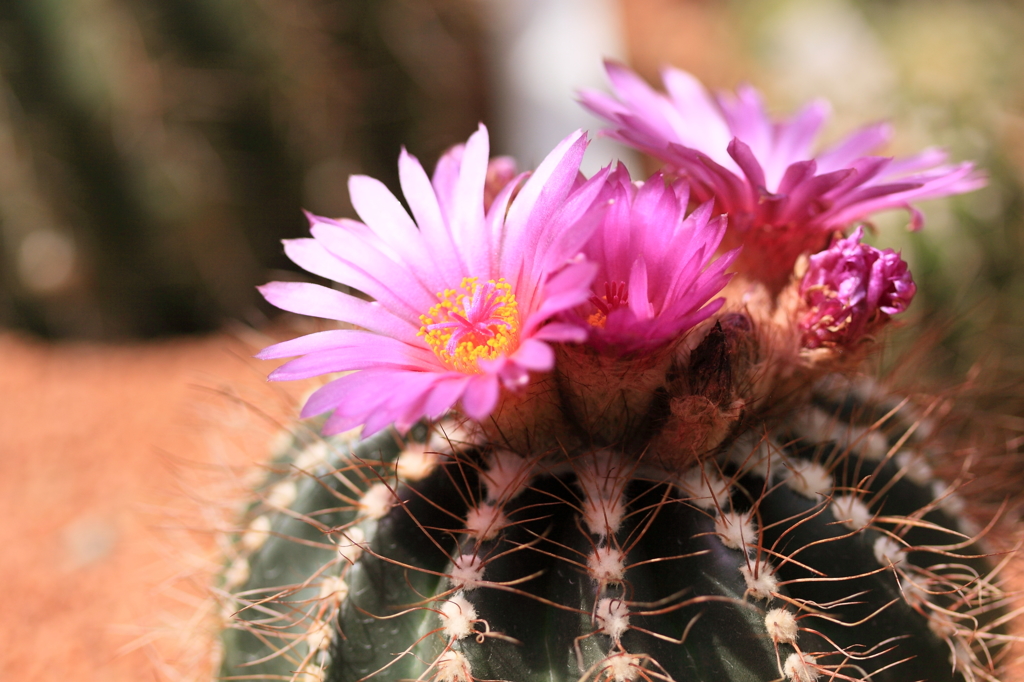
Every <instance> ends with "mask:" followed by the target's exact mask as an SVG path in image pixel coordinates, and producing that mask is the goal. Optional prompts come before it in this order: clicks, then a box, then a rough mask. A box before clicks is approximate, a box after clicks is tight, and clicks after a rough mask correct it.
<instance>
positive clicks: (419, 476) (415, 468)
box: [395, 442, 443, 481]
mask: <svg viewBox="0 0 1024 682" xmlns="http://www.w3.org/2000/svg"><path fill="white" fill-rule="evenodd" d="M442 456H443V455H441V454H439V453H437V452H435V451H433V450H431V449H429V448H428V447H427V446H426V444H424V443H416V442H409V443H406V445H405V448H404V449H403V450H402V451H401V452H400V453H398V459H397V460H396V461H395V472H396V473H397V474H398V477H399V478H401V479H402V480H403V481H422V480H423V479H424V478H426V477H427V476H429V475H430V474H431V472H433V471H434V469H435V468H437V465H438V464H440V463H441V458H442Z"/></svg>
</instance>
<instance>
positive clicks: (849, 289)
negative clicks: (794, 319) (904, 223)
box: [800, 227, 917, 348]
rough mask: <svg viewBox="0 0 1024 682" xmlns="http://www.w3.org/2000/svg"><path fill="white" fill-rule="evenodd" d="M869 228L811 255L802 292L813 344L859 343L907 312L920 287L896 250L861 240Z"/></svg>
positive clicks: (808, 341)
mask: <svg viewBox="0 0 1024 682" xmlns="http://www.w3.org/2000/svg"><path fill="white" fill-rule="evenodd" d="M863 236H864V229H863V228H861V227H858V228H857V229H856V231H855V232H854V233H853V234H852V235H850V236H849V237H847V238H845V239H838V240H836V241H835V242H834V243H833V244H832V246H830V247H829V248H827V249H826V250H824V251H822V252H821V253H818V254H816V255H814V256H811V258H810V264H809V266H808V268H807V273H806V274H805V275H804V278H803V281H802V282H801V284H800V293H801V295H802V296H803V299H804V302H805V304H806V305H807V306H808V312H807V313H806V314H805V315H804V317H803V319H802V320H801V321H800V329H801V331H802V332H803V337H804V345H805V346H806V347H808V348H819V347H821V346H838V345H848V344H852V343H855V342H856V341H858V340H859V339H861V338H863V337H864V336H865V335H867V334H871V333H872V332H873V331H875V330H877V329H878V328H879V327H880V326H881V325H882V324H883V323H885V322H886V321H887V320H888V319H889V317H890V316H892V315H895V314H897V313H902V312H903V311H904V310H906V309H907V306H909V305H910V301H911V299H913V298H914V294H915V293H916V291H917V287H916V286H915V285H914V280H913V279H912V278H911V276H910V271H909V270H908V269H907V263H906V262H905V261H904V260H903V258H901V257H900V254H899V253H897V252H895V251H893V250H892V249H885V250H879V249H876V248H875V247H873V246H868V245H867V244H861V243H860V240H861V238H862V237H863Z"/></svg>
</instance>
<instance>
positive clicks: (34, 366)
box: [0, 0, 1024, 680]
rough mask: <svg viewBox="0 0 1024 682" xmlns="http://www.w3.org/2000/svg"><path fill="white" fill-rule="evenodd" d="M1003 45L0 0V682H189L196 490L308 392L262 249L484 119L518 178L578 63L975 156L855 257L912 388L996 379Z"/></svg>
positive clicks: (654, 13)
mask: <svg viewBox="0 0 1024 682" xmlns="http://www.w3.org/2000/svg"><path fill="white" fill-rule="evenodd" d="M1022 42H1024V5H1021V4H1020V3H1018V2H1013V1H1011V0H956V1H954V0H619V1H618V2H616V1H615V0H3V2H0V353H2V354H3V357H4V369H0V408H2V409H0V434H2V436H0V514H3V515H4V517H5V518H6V519H8V520H7V521H6V522H5V523H4V524H2V535H0V584H2V585H3V586H4V588H5V594H6V596H5V607H4V613H5V614H7V617H6V618H5V619H3V623H2V624H0V632H4V633H5V635H4V636H5V641H6V642H8V645H7V646H5V647H2V648H0V678H3V679H6V678H8V677H10V678H11V679H15V678H17V679H40V680H43V679H46V680H64V679H69V678H73V679H77V680H141V679H153V680H185V679H204V676H208V675H209V667H208V660H209V641H208V629H206V628H208V619H207V618H205V617H197V616H196V614H203V613H205V612H203V611H202V604H203V603H204V602H203V596H204V590H205V586H206V584H207V583H208V580H209V576H210V575H211V573H212V571H214V570H216V567H217V565H218V563H217V562H218V559H217V549H216V545H215V542H214V539H215V537H216V531H223V530H228V529H229V528H230V525H229V524H230V520H229V519H230V512H231V509H232V504H233V503H234V502H233V499H232V498H231V497H230V494H228V493H224V494H223V496H219V497H218V494H215V493H212V492H211V491H214V490H220V488H218V487H217V485H215V484H213V483H211V482H210V481H211V480H214V481H218V480H219V481H220V482H221V483H225V482H227V483H229V484H230V485H228V486H227V487H228V488H231V489H233V490H236V491H237V490H239V489H244V488H245V487H246V485H247V483H246V481H247V480H248V479H246V477H245V476H246V474H245V472H246V471H249V472H251V471H253V470H254V466H256V464H258V463H259V462H261V461H263V460H264V459H265V458H266V455H267V446H266V441H267V439H268V437H269V434H272V433H273V431H274V430H275V429H277V428H279V426H280V424H281V423H283V422H284V421H285V420H286V419H287V418H288V414H289V413H290V411H291V410H293V409H294V403H295V400H296V399H297V396H298V395H299V394H300V393H301V387H292V388H283V387H277V386H267V385H266V384H265V383H263V381H262V377H263V376H264V375H265V372H266V367H264V366H262V365H261V364H260V363H257V362H255V361H252V360H250V359H249V356H250V355H251V353H252V352H254V351H255V350H256V349H257V348H259V347H260V346H261V345H264V344H266V343H269V342H270V340H271V339H272V338H274V337H279V336H280V335H282V334H288V333H293V332H290V331H289V330H287V329H285V328H284V327H283V326H282V323H281V322H278V323H277V326H276V327H275V326H270V327H268V326H267V325H268V323H269V321H270V320H269V317H270V316H271V315H272V311H271V310H270V309H269V308H268V307H266V306H265V305H264V304H262V303H261V302H260V300H259V298H258V296H257V295H256V293H255V289H254V287H255V285H257V284H260V283H263V282H265V281H268V280H270V279H282V278H302V277H305V275H303V274H301V273H299V272H297V271H296V269H295V268H294V267H293V266H291V265H290V264H289V263H288V261H287V260H286V259H285V258H284V257H283V254H282V252H281V248H280V244H279V240H280V239H282V238H289V237H298V236H301V235H302V234H303V232H304V230H305V222H304V219H303V217H302V214H301V209H302V208H306V209H309V210H311V211H314V212H317V213H321V214H325V215H330V216H343V215H348V216H351V215H352V212H351V206H350V204H349V202H348V199H347V195H346V191H345V182H346V178H347V177H348V175H350V174H352V173H366V174H369V175H372V176H374V177H378V178H380V179H382V180H383V181H384V182H386V183H387V184H388V185H389V186H391V187H393V188H394V187H396V185H397V177H396V169H395V168H396V167H395V160H396V158H397V154H398V151H399V149H400V146H401V145H403V144H404V145H406V146H407V147H408V148H409V150H410V151H411V152H413V153H414V154H416V155H417V156H419V157H420V158H421V160H422V161H423V162H424V163H425V164H426V165H428V166H431V165H432V164H433V163H434V161H435V160H436V158H437V156H438V155H439V154H440V153H441V151H442V150H443V149H445V148H446V147H447V146H449V145H451V144H454V143H456V142H459V141H461V140H464V139H465V138H466V137H467V136H468V134H469V133H470V132H471V131H472V130H473V128H474V127H475V125H476V123H477V121H481V120H483V121H485V122H487V123H488V125H489V126H491V129H492V134H493V139H494V141H495V147H496V151H497V152H502V153H512V154H515V155H517V156H518V157H519V158H520V159H521V160H522V162H523V165H524V166H527V167H528V166H531V165H533V164H535V163H536V162H538V161H539V160H540V159H541V158H542V157H543V155H544V154H545V153H546V151H547V150H548V149H550V147H551V146H552V145H554V144H555V142H557V141H558V140H559V139H560V138H562V137H563V136H564V135H566V134H567V133H569V132H570V131H571V130H573V129H574V128H577V127H588V128H591V129H596V124H595V122H594V121H593V120H592V119H589V118H588V117H587V116H586V115H585V114H584V112H583V111H582V109H580V108H579V107H578V106H577V105H576V104H575V103H574V101H573V92H574V90H575V89H576V88H578V87H581V86H590V87H602V86H603V84H604V79H603V74H602V68H601V58H602V56H611V57H615V58H618V59H621V60H624V61H626V62H628V63H630V64H631V65H633V66H634V67H635V68H636V69H638V70H639V71H640V72H641V73H642V74H643V75H644V76H646V77H647V78H649V79H650V80H652V81H657V72H658V68H659V67H660V65H662V64H665V63H669V64H674V65H676V66H680V67H682V68H685V69H688V70H690V71H692V72H694V73H695V74H697V75H698V76H699V77H700V78H702V79H703V80H704V81H705V82H706V83H707V84H708V85H709V86H711V87H716V88H717V87H732V86H734V85H736V84H737V83H739V82H741V81H749V82H751V83H753V84H754V85H756V86H757V87H759V88H760V89H761V90H762V91H763V92H764V93H765V94H766V98H767V100H768V102H769V104H770V105H771V107H772V109H773V110H775V111H777V112H779V113H780V114H782V113H785V112H789V111H792V110H793V109H794V108H795V107H797V106H798V105H799V104H800V103H802V102H804V101H806V100H807V99H810V98H812V97H818V96H824V97H826V98H828V99H830V100H831V101H832V103H833V105H834V112H835V113H834V117H833V119H832V120H831V122H830V124H829V126H828V128H827V131H826V138H827V139H829V140H834V139H837V138H838V137H839V136H841V135H842V134H844V133H846V132H849V131H850V130H852V129H853V128H854V127H856V126H858V125H861V124H863V123H865V122H869V121H874V120H877V119H889V120H891V121H892V122H893V124H894V127H895V130H896V137H895V140H894V142H893V144H892V147H891V149H890V150H888V151H889V152H890V153H893V154H908V153H912V152H913V151H915V150H918V149H920V148H922V147H925V146H929V145H941V146H944V147H946V148H948V149H949V150H950V152H951V155H952V157H953V158H954V159H957V160H960V159H975V160H977V161H978V163H979V164H980V165H981V166H982V167H983V168H985V169H987V172H988V173H989V175H990V178H991V181H990V184H989V186H988V187H987V188H986V189H984V190H981V191H979V192H975V193H973V194H971V195H968V196H964V197H957V198H952V199H944V200H935V201H931V202H928V203H927V204H925V205H924V206H922V208H923V209H924V211H925V213H926V216H927V225H926V228H925V230H924V231H923V232H921V233H918V234H910V233H907V232H906V230H905V229H904V227H905V224H906V216H905V215H903V214H899V213H892V214H888V215H884V216H881V217H880V218H879V220H878V221H877V227H878V234H877V236H876V237H875V238H874V240H875V243H877V244H879V245H885V246H894V247H897V248H902V249H903V252H904V255H905V256H906V257H907V259H908V260H910V261H911V264H912V268H913V271H914V273H915V275H916V277H917V280H918V282H919V284H920V287H921V288H920V293H919V295H918V299H917V301H916V302H915V304H914V306H913V307H912V312H911V313H908V318H910V319H909V320H908V324H907V325H906V327H905V329H904V331H903V332H902V333H901V334H900V335H899V336H898V338H897V340H896V343H897V346H898V347H900V348H902V349H912V348H913V347H915V346H920V345H922V343H923V342H922V341H921V334H920V332H919V330H920V328H921V326H920V325H919V323H923V324H926V325H927V326H928V327H929V328H930V329H934V330H935V331H934V332H931V333H929V334H928V335H927V339H928V341H927V345H928V348H929V350H928V352H927V358H928V361H927V362H925V363H923V364H921V365H919V366H921V367H922V368H923V370H922V376H921V379H922V381H933V382H937V383H938V384H939V385H941V384H942V383H943V382H949V381H959V378H960V377H962V376H963V375H964V374H965V373H966V372H967V371H968V370H969V369H970V368H971V367H973V366H975V365H976V364H978V363H981V364H983V365H984V366H985V367H987V370H988V371H989V372H993V370H995V371H997V372H998V374H990V376H1000V377H1001V378H1002V379H1004V380H1005V382H1006V383H1007V384H1012V383H1013V382H1014V381H1019V380H1020V379H1021V378H1022V377H1024V352H1022V351H1024V306H1022V305H1021V303H1022V301H1024V268H1022V267H1021V258H1022V257H1024V215H1022V212H1024V195H1022V186H1024V50H1022V49H1021V45H1022ZM619 154H624V155H625V158H626V161H627V163H628V164H629V165H630V166H631V167H632V168H633V169H636V170H639V169H642V168H644V167H645V165H644V161H643V160H642V159H638V158H635V157H633V156H629V155H628V154H626V153H625V152H623V151H622V150H616V149H615V148H614V146H612V145H610V144H609V143H607V141H599V142H598V143H596V144H595V145H594V146H593V147H592V149H591V150H590V152H588V158H587V161H586V168H587V169H588V172H589V171H593V170H594V169H596V168H598V167H600V166H601V165H603V164H604V163H607V161H608V160H609V159H610V158H612V157H613V156H615V155H619ZM647 167H650V166H649V164H648V166H647ZM182 335H190V336H188V337H185V336H182ZM891 357H895V354H893V355H892V356H891ZM926 375H927V376H926ZM1020 395H1024V393H1022V392H1018V393H1017V396H1018V399H1017V400H1018V402H1013V400H1010V401H1009V402H1006V403H1005V407H1006V409H1007V410H1008V411H1010V412H1011V413H1012V414H1013V415H1017V416H1024V413H1022V412H1021V408H1020V407H1018V406H1019V405H1020V402H1019V396H1020ZM210 486H213V487H210ZM12 519H13V521H11V520H12ZM206 615H207V616H208V615H209V614H206Z"/></svg>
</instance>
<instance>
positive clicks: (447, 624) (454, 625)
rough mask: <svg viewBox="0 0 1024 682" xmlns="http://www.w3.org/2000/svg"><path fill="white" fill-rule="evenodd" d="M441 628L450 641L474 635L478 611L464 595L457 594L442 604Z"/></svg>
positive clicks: (440, 614)
mask: <svg viewBox="0 0 1024 682" xmlns="http://www.w3.org/2000/svg"><path fill="white" fill-rule="evenodd" d="M440 610H441V612H440V613H439V614H438V616H439V617H440V619H441V627H442V628H443V631H444V634H445V636H446V637H448V639H449V641H453V642H454V641H458V640H460V639H465V638H466V637H469V636H470V635H471V634H473V632H474V630H473V623H474V622H475V621H476V609H475V608H473V605H472V604H470V603H469V600H468V599H466V598H465V597H464V596H462V594H455V595H452V596H451V597H449V598H448V600H447V601H444V602H442V603H441V609H440Z"/></svg>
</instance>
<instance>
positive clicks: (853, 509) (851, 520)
mask: <svg viewBox="0 0 1024 682" xmlns="http://www.w3.org/2000/svg"><path fill="white" fill-rule="evenodd" d="M831 508H832V514H833V516H835V517H836V520H837V521H839V522H840V523H841V524H843V525H844V526H846V527H847V528H849V529H850V530H860V529H862V528H867V527H868V525H869V524H870V523H871V510H869V509H868V507H867V505H866V504H864V502H863V501H861V499H860V498H859V497H857V496H856V495H837V496H836V497H834V498H832V507H831Z"/></svg>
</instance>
